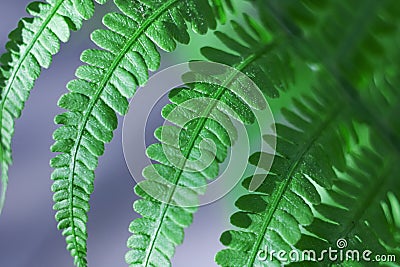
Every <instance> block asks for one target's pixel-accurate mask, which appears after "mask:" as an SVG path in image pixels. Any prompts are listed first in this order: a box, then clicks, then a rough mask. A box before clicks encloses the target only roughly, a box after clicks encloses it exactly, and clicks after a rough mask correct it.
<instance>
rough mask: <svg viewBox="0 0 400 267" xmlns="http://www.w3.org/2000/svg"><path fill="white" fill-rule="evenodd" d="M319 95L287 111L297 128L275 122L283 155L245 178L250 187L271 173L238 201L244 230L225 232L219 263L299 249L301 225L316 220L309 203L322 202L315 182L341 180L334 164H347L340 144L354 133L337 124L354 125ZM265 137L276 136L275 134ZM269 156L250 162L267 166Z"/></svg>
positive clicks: (252, 261) (236, 220)
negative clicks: (265, 252)
mask: <svg viewBox="0 0 400 267" xmlns="http://www.w3.org/2000/svg"><path fill="white" fill-rule="evenodd" d="M315 93H316V95H318V97H305V98H304V99H303V100H302V101H298V100H295V101H294V104H295V107H296V111H290V110H288V109H286V108H285V109H283V110H282V113H283V115H284V117H285V119H286V120H287V121H288V122H289V123H290V124H291V125H292V126H288V125H284V124H280V123H277V124H276V125H275V126H276V130H277V134H278V136H277V138H278V139H277V147H276V151H277V153H278V155H275V158H274V161H273V164H272V166H271V169H270V170H269V172H268V174H262V173H261V174H260V173H259V174H255V176H254V177H249V178H246V179H245V180H244V181H243V186H244V187H245V188H246V189H249V186H250V181H251V179H254V178H255V179H263V177H265V176H266V175H267V178H266V179H265V180H263V183H262V184H261V186H260V187H259V188H258V189H257V190H256V192H254V193H250V194H247V195H244V196H242V197H240V198H239V199H238V200H237V202H236V206H237V207H238V208H239V210H240V211H238V212H236V213H235V214H233V215H232V217H231V223H232V224H233V225H234V226H236V227H239V228H241V230H229V231H226V232H224V233H223V234H222V236H221V242H222V243H223V244H224V245H225V246H227V247H228V248H227V249H225V250H222V251H220V252H218V254H217V255H216V262H217V263H218V264H219V265H221V266H249V267H250V266H262V265H263V264H265V263H264V262H262V261H260V259H259V258H258V252H259V251H260V250H263V249H264V248H265V246H267V247H268V248H269V249H273V250H275V251H279V250H285V251H290V250H291V249H292V248H294V245H295V244H296V243H297V242H298V241H299V240H300V239H301V236H302V232H301V227H300V226H306V225H309V224H311V223H312V222H313V219H314V215H313V212H312V209H311V206H310V205H311V204H313V205H317V204H319V203H320V201H321V198H320V195H319V193H318V191H317V186H316V185H318V186H319V187H322V188H328V189H329V188H331V187H332V185H333V183H334V181H335V180H336V179H337V178H336V175H335V172H334V171H333V168H332V166H335V167H336V168H339V169H343V168H344V166H345V160H344V151H343V150H342V148H341V147H340V146H337V144H340V143H341V141H342V140H344V141H346V135H347V134H348V133H349V132H348V131H345V132H341V131H340V130H338V125H341V124H342V123H343V124H349V125H351V123H350V122H347V123H346V121H347V120H346V117H345V116H344V114H340V112H339V109H338V106H337V104H336V103H334V102H332V100H331V96H324V94H323V93H321V92H320V91H319V92H318V91H316V92H315ZM317 110H318V112H317ZM264 139H265V141H266V142H270V140H272V139H271V136H265V138H264ZM270 157H271V155H270V154H267V153H264V152H263V153H255V154H253V155H252V156H251V157H250V159H249V162H250V164H253V165H255V166H259V167H261V168H266V167H264V166H263V162H264V161H265V160H266V159H268V158H270ZM275 256H276V255H275ZM268 260H269V258H268ZM268 264H270V265H268V266H280V264H281V263H280V262H279V261H278V259H276V258H274V259H273V260H272V262H268Z"/></svg>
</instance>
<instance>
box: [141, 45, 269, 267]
mask: <svg viewBox="0 0 400 267" xmlns="http://www.w3.org/2000/svg"><path fill="white" fill-rule="evenodd" d="M270 47H271V46H270V45H265V46H262V48H261V49H259V51H257V52H256V53H252V54H251V55H249V56H247V57H246V58H245V59H244V60H243V61H242V62H241V63H240V64H238V65H237V66H236V67H235V68H236V69H237V70H238V71H242V70H243V69H244V68H246V67H247V66H248V65H249V64H251V63H252V62H254V61H256V60H257V59H258V58H259V57H261V56H262V55H263V54H265V53H266V52H268V51H269V49H270ZM236 75H237V74H234V73H232V74H231V75H230V76H229V77H228V78H227V79H226V81H225V82H224V83H223V84H222V86H220V88H219V89H218V90H217V91H216V92H215V93H214V95H213V96H212V98H213V99H215V100H217V101H218V100H219V99H220V97H221V96H222V95H223V93H224V92H225V90H226V86H227V85H228V84H229V83H230V82H232V79H233V78H234V77H235V76H236ZM216 104H217V103H216V101H211V103H210V104H209V105H208V106H207V108H206V109H205V111H204V112H203V113H202V114H201V115H200V119H199V122H198V123H197V125H196V128H195V129H194V131H193V134H192V136H191V138H190V140H189V142H188V145H187V147H186V149H185V151H184V153H183V154H184V156H183V157H182V159H181V160H180V162H179V163H180V165H179V167H178V171H177V172H176V174H175V177H174V179H173V184H174V185H176V184H177V183H178V181H179V179H180V176H181V174H182V172H183V168H184V166H185V165H186V162H187V160H188V158H189V155H190V153H191V151H192V149H193V147H194V144H195V142H196V140H197V138H198V137H199V134H200V132H201V130H202V129H203V127H204V125H205V123H206V121H207V117H208V116H209V114H210V113H211V111H212V110H213V109H214V108H215V106H216ZM174 192H175V187H174V188H173V189H172V190H171V193H170V194H169V196H168V198H167V202H166V203H165V202H163V203H162V205H161V210H162V211H163V212H162V213H161V215H160V216H159V218H158V226H157V229H156V232H155V234H154V238H153V239H152V240H151V245H150V246H149V247H148V250H147V254H146V261H145V266H147V264H148V263H149V259H150V255H151V252H152V251H153V247H154V244H155V241H156V239H157V236H158V235H159V233H160V230H161V225H162V222H163V220H164V218H165V215H166V213H167V211H168V208H169V207H170V204H168V203H169V202H170V201H171V199H172V197H173V195H174Z"/></svg>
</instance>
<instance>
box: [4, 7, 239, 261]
mask: <svg viewBox="0 0 400 267" xmlns="http://www.w3.org/2000/svg"><path fill="white" fill-rule="evenodd" d="M109 2H111V1H109ZM28 3H29V1H28V0H17V1H8V0H7V1H5V0H2V1H1V9H0V18H1V24H0V52H1V53H3V52H4V46H5V43H6V41H7V39H8V38H7V35H8V33H9V32H10V31H11V30H13V29H14V28H15V27H16V25H17V22H18V20H19V19H20V18H21V17H23V16H26V15H27V14H26V12H25V7H26V5H27V4H28ZM112 8H113V5H112V3H110V4H108V5H106V6H97V7H96V12H97V15H96V16H95V18H93V19H92V20H90V21H89V22H86V23H85V24H84V27H83V29H82V30H81V31H79V32H77V33H72V37H71V40H70V42H69V43H67V44H64V45H62V50H61V52H60V53H59V54H57V55H56V56H55V57H54V60H53V64H52V66H51V68H50V69H49V70H44V71H43V72H42V75H41V77H40V78H39V79H38V80H37V82H36V86H35V88H34V89H33V91H32V94H31V97H30V99H29V100H28V102H27V105H26V108H25V110H24V112H23V115H22V118H20V119H19V120H18V121H17V123H16V134H15V137H14V139H13V157H14V164H13V165H12V167H11V168H10V173H9V175H10V180H9V187H8V193H7V199H6V205H5V208H4V211H3V214H2V216H1V217H0V266H1V267H25V266H29V267H54V266H58V267H63V266H73V264H72V259H71V257H70V256H69V253H68V252H67V251H66V249H65V241H64V237H62V236H61V233H60V231H58V230H57V228H56V222H55V220H54V214H55V212H54V211H53V210H52V205H53V201H52V193H51V191H50V186H51V183H52V182H51V180H50V174H51V168H50V167H49V164H48V163H49V160H50V159H51V157H53V156H54V154H52V153H51V152H50V151H49V147H50V146H51V144H52V143H53V141H52V138H51V135H52V133H53V131H54V130H55V129H56V125H54V123H53V118H54V116H55V115H56V114H58V113H60V112H61V111H62V110H61V109H60V108H58V107H57V105H56V103H57V100H58V98H59V97H60V95H61V94H63V93H65V92H66V89H65V85H66V83H67V82H68V81H69V80H71V79H73V78H74V71H75V69H76V68H77V67H78V66H79V65H80V61H79V56H80V53H81V52H82V51H83V50H84V49H87V48H89V47H93V44H92V43H91V42H90V40H89V33H90V32H92V31H93V30H94V29H96V28H98V27H99V25H100V24H99V23H100V21H101V17H102V16H103V15H104V14H105V12H107V10H110V9H112ZM203 44H204V43H203ZM186 49H187V48H186ZM183 51H185V50H183ZM186 51H190V49H189V50H186ZM177 57H178V56H177V55H169V56H166V57H165V61H164V63H163V66H164V67H165V66H168V65H171V64H173V63H176V59H177ZM174 61H175V62H174ZM153 124H154V122H153ZM121 125H122V119H120V125H119V128H118V129H117V130H116V131H115V138H114V140H113V141H112V143H111V144H108V145H106V153H105V155H104V156H102V157H101V158H100V162H99V167H98V169H97V171H96V181H95V192H94V194H93V195H92V199H91V202H90V204H91V211H90V213H89V223H88V233H89V239H88V261H89V266H96V267H103V266H104V267H105V266H126V264H125V262H124V254H125V252H126V251H127V249H126V246H125V243H126V240H127V238H128V237H129V235H130V234H129V232H128V230H127V229H128V225H129V223H130V222H131V220H132V219H133V218H135V217H136V216H137V215H136V214H135V213H134V212H133V210H132V202H133V201H134V200H135V199H136V197H135V195H134V193H133V186H134V181H133V179H132V178H131V176H130V174H129V172H128V169H127V167H126V164H125V161H124V158H123V154H122V145H121ZM153 127H154V125H153ZM151 134H152V133H151V132H150V133H149V135H151ZM140 149H141V148H140ZM229 199H231V198H230V197H228V199H224V200H221V201H218V202H216V203H213V204H211V205H208V206H205V207H201V208H200V210H199V211H198V212H197V213H196V215H195V220H194V224H193V225H192V226H191V227H190V228H189V229H187V230H186V231H185V234H186V235H185V242H184V244H183V245H181V246H179V247H178V248H177V251H176V255H175V257H174V259H173V266H177V267H181V266H182V267H186V266H191V267H197V266H198V267H205V266H206V267H207V266H216V264H215V263H214V261H213V259H214V255H215V253H216V252H217V251H218V250H219V249H220V248H222V246H221V245H220V244H219V241H218V239H219V236H220V233H221V232H222V231H223V229H226V228H227V227H228V221H229V220H228V218H229V213H230V212H229V211H227V209H226V208H225V207H227V206H228V207H229V206H230V205H232V204H228V203H227V202H229Z"/></svg>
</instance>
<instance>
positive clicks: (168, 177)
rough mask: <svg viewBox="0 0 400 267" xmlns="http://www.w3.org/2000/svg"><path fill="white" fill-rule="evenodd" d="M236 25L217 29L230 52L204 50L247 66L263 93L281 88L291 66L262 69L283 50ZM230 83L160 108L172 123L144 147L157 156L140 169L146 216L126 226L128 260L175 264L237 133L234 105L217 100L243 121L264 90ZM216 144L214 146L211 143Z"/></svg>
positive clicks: (194, 91)
mask: <svg viewBox="0 0 400 267" xmlns="http://www.w3.org/2000/svg"><path fill="white" fill-rule="evenodd" d="M232 25H233V27H234V30H235V31H236V33H237V34H238V36H239V37H240V42H238V41H235V40H234V39H232V38H231V37H228V36H227V35H225V34H223V33H221V32H216V35H217V37H218V38H219V39H220V40H221V41H222V42H223V43H224V44H225V45H226V46H227V47H228V48H230V49H231V51H230V52H225V51H222V50H217V49H214V48H210V47H206V48H203V49H202V51H201V52H202V53H203V55H204V56H205V57H207V58H208V59H210V60H212V61H214V62H219V63H224V64H226V65H230V66H232V67H234V68H235V69H237V70H239V71H241V72H243V73H245V74H246V75H247V76H248V77H250V78H251V79H252V80H253V81H254V82H255V83H256V84H257V85H259V86H260V87H261V88H262V90H263V93H264V94H266V95H270V96H277V95H278V90H282V89H284V86H283V85H284V84H285V83H286V82H288V78H287V77H286V76H285V74H286V72H283V73H281V74H280V75H279V76H275V77H274V80H271V79H269V77H265V75H263V76H260V77H259V76H258V75H257V74H259V73H265V72H267V71H268V70H269V69H267V67H266V66H265V65H266V64H267V63H268V62H272V61H274V62H275V61H276V62H277V63H279V64H282V59H281V58H279V56H277V54H278V55H279V50H275V49H274V45H273V44H272V43H271V39H270V38H266V37H268V34H267V33H268V32H267V31H266V30H263V27H261V26H260V25H258V24H256V22H255V21H253V20H251V19H250V18H248V17H247V26H248V28H249V31H250V32H251V33H249V31H248V30H246V29H245V28H243V27H242V26H240V25H239V24H237V23H236V22H232ZM256 25H257V27H256ZM282 68H283V67H282ZM279 78H280V79H279ZM230 79H231V80H232V79H234V77H228V79H227V80H225V79H224V80H222V81H221V82H222V84H224V85H225V86H226V85H229V84H230V85H233V84H235V81H234V80H232V81H231V80H230ZM278 80H279V82H278ZM225 86H213V85H210V84H206V83H196V84H194V85H193V84H192V85H191V86H188V87H187V88H178V89H175V90H173V91H171V93H170V94H169V98H170V101H171V102H172V104H168V105H166V106H165V107H164V108H163V111H162V115H163V117H164V118H165V119H166V120H167V121H169V122H171V123H172V124H174V125H175V126H163V127H160V128H158V129H157V130H156V132H155V136H156V138H157V139H158V140H159V141H160V143H157V144H153V145H151V146H149V147H148V149H147V155H148V157H149V158H150V159H152V160H153V161H156V162H158V163H157V164H153V165H149V166H147V167H146V168H145V169H144V170H143V175H144V177H145V178H146V180H144V181H143V182H141V183H139V184H138V185H137V186H136V187H135V192H136V194H137V195H139V196H140V197H142V199H140V200H138V201H136V202H135V203H134V209H135V211H136V212H138V213H139V214H141V215H142V218H139V219H136V220H134V221H133V222H132V223H131V225H130V227H129V230H130V231H131V232H132V233H133V235H132V236H131V237H130V239H129V240H128V247H129V248H130V249H131V250H130V251H129V252H128V253H127V254H126V261H127V263H129V264H130V266H157V267H158V266H160V267H161V266H162V267H164V266H170V265H171V263H170V259H171V257H172V256H173V254H174V251H175V247H176V246H177V245H178V244H180V243H182V241H183V237H184V231H183V230H184V228H185V227H188V226H189V225H190V224H191V222H192V216H193V213H194V212H195V211H196V210H197V205H198V196H199V195H200V194H204V193H205V188H206V185H207V180H210V179H214V178H216V177H217V176H218V173H219V163H221V162H223V161H224V160H225V158H226V156H227V149H228V147H230V146H231V145H232V143H233V142H234V140H235V139H236V135H237V133H236V130H235V128H234V127H233V125H232V123H231V122H230V120H229V115H231V116H232V112H228V111H227V109H226V108H225V107H224V106H220V105H218V104H217V103H216V102H222V103H225V104H226V105H227V106H229V107H231V108H232V109H233V113H236V116H233V117H234V118H235V119H237V120H239V121H240V122H241V123H244V124H250V123H253V122H254V121H255V117H254V114H253V112H252V110H251V109H250V107H254V108H258V109H260V108H262V105H261V104H262V102H263V101H261V102H260V100H261V99H263V96H262V95H258V96H257V95H255V96H252V97H249V96H248V95H246V93H248V92H246V90H245V89H243V88H241V89H238V90H232V91H230V90H229V89H227V88H226V87H225ZM236 86H237V85H236ZM241 86H243V85H241ZM241 86H240V85H239V87H241ZM228 88H229V87H228ZM254 101H255V102H254ZM257 102H260V103H259V104H257ZM221 122H224V123H221ZM176 140H178V141H176ZM203 143H206V144H207V145H204V144H203ZM202 144H203V147H202ZM212 144H214V145H215V151H213V150H212V149H211V148H210V147H212ZM149 192H151V193H149ZM155 196H157V197H155Z"/></svg>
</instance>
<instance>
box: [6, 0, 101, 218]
mask: <svg viewBox="0 0 400 267" xmlns="http://www.w3.org/2000/svg"><path fill="white" fill-rule="evenodd" d="M96 1H97V2H98V3H104V2H105V0H96ZM82 6H84V7H87V6H92V7H93V9H94V4H93V1H92V0H83V1H79V2H78V1H72V0H57V1H56V0H49V1H47V2H32V3H30V4H29V5H28V7H27V11H28V13H29V14H30V15H32V16H33V17H31V18H23V19H21V21H20V22H19V24H18V28H17V29H15V30H14V31H12V32H11V33H10V35H9V38H10V41H9V42H8V43H7V44H6V49H7V52H6V53H5V54H3V55H2V56H1V59H0V62H1V64H2V65H1V68H0V87H1V98H0V99H1V102H0V132H1V144H0V162H1V183H2V191H1V196H0V213H1V210H2V208H3V205H4V200H5V193H6V189H7V183H8V168H9V166H10V164H11V162H12V156H11V139H12V136H13V134H14V123H15V122H14V121H15V119H17V118H19V117H20V116H21V112H22V110H23V108H24V105H25V102H26V100H27V99H28V97H29V92H30V90H31V89H32V88H33V86H34V82H35V80H36V79H37V78H38V77H39V75H40V71H41V67H43V68H48V67H49V66H50V64H51V61H52V56H53V55H54V54H56V53H57V52H58V51H59V50H60V41H62V42H67V41H68V39H69V35H70V32H69V31H70V30H78V29H79V28H81V26H82V17H81V16H80V14H79V13H78V10H79V9H82ZM89 15H92V14H88V15H87V16H85V17H84V18H85V19H89V18H90V16H89Z"/></svg>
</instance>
